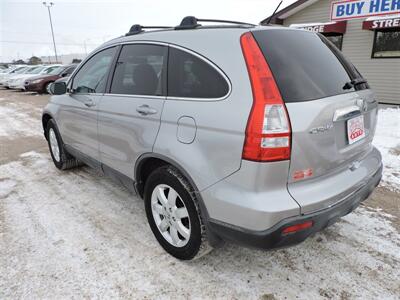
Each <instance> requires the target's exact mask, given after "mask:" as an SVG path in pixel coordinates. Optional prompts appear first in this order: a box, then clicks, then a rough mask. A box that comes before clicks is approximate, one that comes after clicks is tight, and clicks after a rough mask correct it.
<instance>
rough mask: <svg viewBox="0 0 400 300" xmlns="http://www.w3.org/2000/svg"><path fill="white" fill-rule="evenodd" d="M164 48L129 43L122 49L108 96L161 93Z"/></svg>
mask: <svg viewBox="0 0 400 300" xmlns="http://www.w3.org/2000/svg"><path fill="white" fill-rule="evenodd" d="M167 53H168V48H167V47H165V46H160V45H145V44H132V45H125V46H123V47H122V50H121V54H120V55H119V58H118V61H117V64H116V67H115V71H114V76H113V80H112V84H111V94H127V95H150V96H160V95H163V94H165V93H164V90H165V82H166V74H165V69H166V60H167Z"/></svg>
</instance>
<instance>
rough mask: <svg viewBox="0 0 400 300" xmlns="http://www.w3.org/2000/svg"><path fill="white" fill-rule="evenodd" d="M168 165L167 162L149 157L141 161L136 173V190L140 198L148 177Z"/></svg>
mask: <svg viewBox="0 0 400 300" xmlns="http://www.w3.org/2000/svg"><path fill="white" fill-rule="evenodd" d="M166 165H170V164H169V163H168V162H166V161H165V160H162V159H159V158H155V157H149V158H146V159H145V160H143V161H141V162H140V164H139V165H138V167H137V172H136V188H137V191H138V193H139V195H140V196H141V197H143V194H144V186H145V184H146V180H147V178H149V175H150V174H151V173H152V172H153V171H154V170H156V169H158V168H160V167H162V166H166Z"/></svg>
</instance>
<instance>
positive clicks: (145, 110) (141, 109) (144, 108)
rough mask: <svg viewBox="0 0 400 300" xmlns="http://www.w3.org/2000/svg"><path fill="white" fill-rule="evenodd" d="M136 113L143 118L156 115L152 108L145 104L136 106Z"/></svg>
mask: <svg viewBox="0 0 400 300" xmlns="http://www.w3.org/2000/svg"><path fill="white" fill-rule="evenodd" d="M136 111H137V112H138V113H139V114H141V115H143V116H147V115H154V114H156V113H157V110H156V109H155V108H152V107H150V106H148V105H147V104H144V105H140V106H138V107H137V108H136Z"/></svg>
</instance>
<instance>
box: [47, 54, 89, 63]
mask: <svg viewBox="0 0 400 300" xmlns="http://www.w3.org/2000/svg"><path fill="white" fill-rule="evenodd" d="M85 57H86V54H84V53H73V54H61V55H58V57H57V59H58V61H57V63H61V64H70V63H72V61H73V60H74V59H79V60H83V59H84V58H85ZM40 59H41V60H42V62H43V63H56V58H55V56H41V57H40Z"/></svg>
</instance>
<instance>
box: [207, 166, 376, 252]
mask: <svg viewBox="0 0 400 300" xmlns="http://www.w3.org/2000/svg"><path fill="white" fill-rule="evenodd" d="M381 177H382V165H381V166H380V168H379V169H378V170H377V171H376V172H375V174H374V175H373V176H372V177H370V178H369V180H368V181H366V183H365V185H363V186H362V187H361V188H360V189H358V190H357V191H356V192H354V193H352V194H351V195H349V196H348V197H346V198H345V199H344V200H343V201H341V202H340V203H338V204H336V205H334V206H331V207H329V208H326V209H323V210H320V211H317V212H314V213H310V214H305V215H300V216H296V217H290V218H287V219H284V220H282V221H281V222H279V223H277V224H276V225H274V226H273V227H272V228H270V229H268V230H265V231H253V230H248V229H244V228H241V227H236V226H232V225H230V224H225V223H222V222H219V221H216V220H212V219H211V220H210V224H209V226H210V229H211V230H212V232H213V233H214V234H216V235H218V236H219V237H221V238H222V239H224V240H229V241H232V242H235V243H238V244H242V245H245V246H250V247H255V248H262V249H272V248H282V247H287V246H291V245H295V244H298V243H301V242H302V241H304V240H305V239H306V238H307V237H309V236H310V235H311V234H313V233H315V232H318V231H320V230H322V229H324V228H326V227H328V226H330V225H332V224H334V223H335V222H336V221H337V220H338V219H339V218H340V217H343V216H345V215H347V214H349V213H350V212H352V211H353V210H354V209H355V208H357V207H358V205H359V204H360V203H361V202H362V201H364V200H365V199H367V198H368V196H369V195H370V194H371V193H372V191H373V190H374V188H375V187H376V186H377V185H378V184H379V182H380V180H381ZM307 221H312V222H313V226H312V227H311V228H309V229H304V230H301V231H298V232H295V233H291V234H287V235H283V234H282V231H283V230H284V229H285V228H286V227H288V226H291V225H295V224H299V223H303V222H307Z"/></svg>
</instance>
